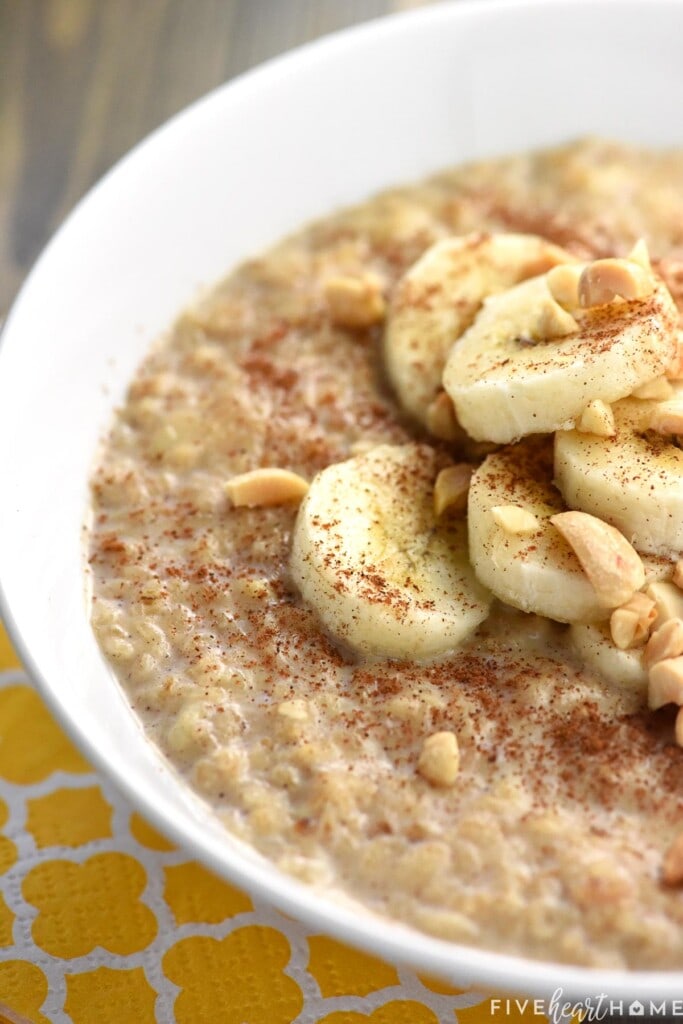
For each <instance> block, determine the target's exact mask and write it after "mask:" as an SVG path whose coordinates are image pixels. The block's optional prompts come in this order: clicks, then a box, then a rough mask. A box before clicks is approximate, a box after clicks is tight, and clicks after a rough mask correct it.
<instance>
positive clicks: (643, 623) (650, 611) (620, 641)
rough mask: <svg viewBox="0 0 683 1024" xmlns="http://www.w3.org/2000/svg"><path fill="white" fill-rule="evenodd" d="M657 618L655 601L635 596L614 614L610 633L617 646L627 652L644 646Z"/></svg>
mask: <svg viewBox="0 0 683 1024" xmlns="http://www.w3.org/2000/svg"><path fill="white" fill-rule="evenodd" d="M656 617H657V609H656V607H655V603H654V601H653V600H652V599H651V598H649V597H647V596H646V595H645V594H641V593H636V594H634V595H633V597H632V598H631V599H630V600H629V601H627V602H626V603H625V604H623V605H622V606H621V607H620V608H616V609H615V611H613V612H612V616H611V618H610V632H611V634H612V639H613V640H614V643H615V644H616V646H617V647H618V648H619V649H620V650H622V651H625V650H628V648H629V647H637V646H638V645H639V644H642V643H643V642H644V641H645V640H646V639H647V636H648V633H649V632H650V627H651V625H652V623H653V622H654V620H655V618H656Z"/></svg>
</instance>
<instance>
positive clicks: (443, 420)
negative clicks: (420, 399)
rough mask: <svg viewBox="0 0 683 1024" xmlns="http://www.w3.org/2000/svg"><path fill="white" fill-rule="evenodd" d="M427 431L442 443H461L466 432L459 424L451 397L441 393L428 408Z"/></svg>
mask: <svg viewBox="0 0 683 1024" xmlns="http://www.w3.org/2000/svg"><path fill="white" fill-rule="evenodd" d="M425 422H426V425H427V430H428V431H429V433H430V434H433V435H434V437H438V438H440V439H441V440H442V441H461V440H462V439H463V438H464V437H465V431H464V430H463V429H462V427H461V426H460V424H459V423H458V418H457V416H456V415H455V408H454V406H453V402H452V401H451V398H450V396H449V395H447V394H446V392H445V391H440V392H439V394H438V395H437V396H436V398H435V399H434V401H433V402H431V404H430V405H429V406H428V408H427V415H426V420H425Z"/></svg>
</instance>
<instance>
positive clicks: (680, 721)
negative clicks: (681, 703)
mask: <svg viewBox="0 0 683 1024" xmlns="http://www.w3.org/2000/svg"><path fill="white" fill-rule="evenodd" d="M674 739H675V740H676V744H677V746H679V747H683V708H679V709H678V714H677V715H676V723H675V725H674Z"/></svg>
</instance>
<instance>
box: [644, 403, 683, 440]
mask: <svg viewBox="0 0 683 1024" xmlns="http://www.w3.org/2000/svg"><path fill="white" fill-rule="evenodd" d="M649 427H650V430H656V431H657V433H658V434H683V402H681V401H672V402H658V403H657V405H656V406H655V407H654V409H653V410H652V415H651V416H650V423H649Z"/></svg>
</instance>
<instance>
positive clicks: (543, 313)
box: [536, 299, 579, 341]
mask: <svg viewBox="0 0 683 1024" xmlns="http://www.w3.org/2000/svg"><path fill="white" fill-rule="evenodd" d="M578 329H579V325H578V324H577V322H576V320H575V319H574V317H573V316H572V315H571V313H568V312H567V310H566V309H563V308H562V306H560V305H559V303H557V302H555V300H554V299H548V301H547V302H544V303H543V305H542V306H541V308H540V309H539V311H538V324H537V327H536V332H537V335H538V337H539V338H540V339H541V341H550V340H551V339H552V338H564V337H566V335H568V334H574V333H575V331H578Z"/></svg>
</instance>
